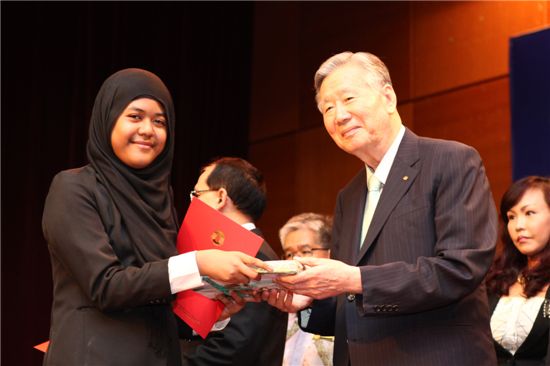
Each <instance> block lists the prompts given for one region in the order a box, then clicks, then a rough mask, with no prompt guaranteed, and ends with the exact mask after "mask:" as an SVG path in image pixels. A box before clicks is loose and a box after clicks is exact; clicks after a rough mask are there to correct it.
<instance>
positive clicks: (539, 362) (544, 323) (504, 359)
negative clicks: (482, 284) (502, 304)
mask: <svg viewBox="0 0 550 366" xmlns="http://www.w3.org/2000/svg"><path fill="white" fill-rule="evenodd" d="M499 299H500V297H499V296H494V295H490V296H489V305H490V307H491V314H493V312H494V311H495V308H496V307H497V304H498V301H499ZM549 301H550V288H549V289H548V290H547V291H546V300H545V302H544V303H543V305H542V306H541V308H540V310H539V312H538V314H537V318H536V319H535V323H534V324H533V328H532V329H531V332H530V333H529V335H528V336H527V338H526V339H525V341H524V342H523V344H522V345H521V346H520V347H519V348H518V350H517V351H516V353H515V354H513V355H512V354H511V353H510V352H509V351H508V350H506V349H505V348H503V347H502V346H501V345H500V344H499V343H497V342H494V345H495V350H496V353H497V358H498V364H499V365H516V366H544V365H550V357H549V355H548V350H549V349H550V343H549V337H548V331H549V328H550V319H549V318H548V314H547V315H546V317H544V307H545V306H546V307H548V306H550V305H548V302H549Z"/></svg>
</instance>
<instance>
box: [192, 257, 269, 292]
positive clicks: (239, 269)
mask: <svg viewBox="0 0 550 366" xmlns="http://www.w3.org/2000/svg"><path fill="white" fill-rule="evenodd" d="M196 258H197V266H198V268H199V273H200V274H201V275H203V276H209V277H210V278H212V279H214V280H218V281H223V282H227V283H233V284H240V283H248V282H249V281H250V280H251V279H258V278H259V274H258V273H257V272H256V271H255V270H254V269H252V268H250V266H255V267H259V268H263V269H265V270H268V271H271V268H270V267H269V266H268V265H267V264H265V263H264V262H262V261H261V260H259V259H257V258H254V257H251V256H249V255H246V254H244V253H241V252H226V251H223V250H218V249H207V250H198V251H197V253H196Z"/></svg>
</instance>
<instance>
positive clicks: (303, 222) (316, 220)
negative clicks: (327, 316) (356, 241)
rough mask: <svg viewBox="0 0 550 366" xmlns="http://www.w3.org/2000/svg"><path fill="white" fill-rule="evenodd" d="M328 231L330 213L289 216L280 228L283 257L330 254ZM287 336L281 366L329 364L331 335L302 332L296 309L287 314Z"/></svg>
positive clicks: (330, 226)
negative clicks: (328, 214) (327, 214)
mask: <svg viewBox="0 0 550 366" xmlns="http://www.w3.org/2000/svg"><path fill="white" fill-rule="evenodd" d="M331 234H332V217H330V216H326V215H321V214H318V213H312V212H306V213H302V214H299V215H296V216H293V217H291V218H290V219H289V220H288V221H287V222H286V224H284V226H283V227H282V228H281V229H280V230H279V239H280V240H281V245H282V247H283V252H284V254H283V256H284V259H288V260H291V259H294V257H316V258H330V239H331ZM294 296H300V295H294ZM306 311H307V310H305V311H303V312H302V314H303V313H305V312H306ZM304 315H305V314H304ZM286 337H287V339H286V344H285V354H284V357H283V366H331V365H332V351H333V348H334V337H324V336H320V335H317V334H312V333H307V332H304V331H303V330H301V329H300V327H299V324H298V317H297V313H289V314H288V327H287V333H286Z"/></svg>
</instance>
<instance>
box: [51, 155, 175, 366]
mask: <svg viewBox="0 0 550 366" xmlns="http://www.w3.org/2000/svg"><path fill="white" fill-rule="evenodd" d="M96 184H97V182H96V176H95V172H94V170H93V169H91V168H90V166H86V167H84V168H81V169H73V170H70V171H64V172H61V173H59V174H58V175H57V176H56V178H55V179H54V181H53V183H52V185H51V187H50V192H49V194H48V198H47V199H46V204H45V208H44V216H43V230H44V236H45V238H46V240H47V241H48V249H49V251H50V258H51V264H52V277H53V294H54V296H53V304H52V315H51V327H50V345H49V348H48V352H47V353H46V355H45V357H44V365H55V366H63V365H67V366H75V365H79V366H84V365H90V366H96V365H102V366H109V365H112V366H140V365H143V366H157V365H158V366H160V365H162V366H166V365H172V366H178V365H180V364H181V357H180V351H179V343H178V335H177V327H176V320H175V317H174V314H173V312H172V307H171V304H170V302H171V300H172V295H171V292H170V282H169V280H168V278H169V277H168V259H164V260H159V261H155V262H150V263H146V264H145V265H143V266H142V267H139V268H138V267H132V266H124V265H122V264H121V261H122V260H123V259H124V258H118V257H117V255H116V254H115V252H114V250H113V247H112V245H111V244H110V242H109V236H108V234H107V229H106V227H108V223H104V222H102V220H101V218H100V216H99V214H98V211H97V197H96V196H95V193H94V192H95V190H94V189H95V186H96ZM105 194H107V193H106V192H105ZM75 218H78V220H77V219H75ZM174 239H175V238H174ZM174 254H175V248H174ZM155 330H156V331H155ZM153 344H157V345H162V347H163V348H164V351H163V352H160V353H158V352H156V351H155V350H154V349H153V348H152V347H151V345H153Z"/></svg>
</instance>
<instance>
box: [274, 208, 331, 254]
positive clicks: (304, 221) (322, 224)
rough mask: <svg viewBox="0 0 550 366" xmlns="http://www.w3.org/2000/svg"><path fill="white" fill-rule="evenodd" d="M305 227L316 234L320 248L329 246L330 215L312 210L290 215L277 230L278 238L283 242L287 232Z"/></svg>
mask: <svg viewBox="0 0 550 366" xmlns="http://www.w3.org/2000/svg"><path fill="white" fill-rule="evenodd" d="M302 229H307V230H311V231H313V232H314V233H315V234H317V237H318V239H319V243H315V244H319V245H320V246H321V248H327V249H328V248H330V240H331V237H332V217H331V216H328V215H321V214H318V213H313V212H305V213H302V214H299V215H296V216H293V217H291V218H290V219H289V220H288V221H287V222H286V224H284V225H283V227H282V228H281V229H280V230H279V240H281V245H282V244H283V243H284V241H285V238H286V236H287V235H288V234H290V233H291V232H293V231H297V230H302Z"/></svg>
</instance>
